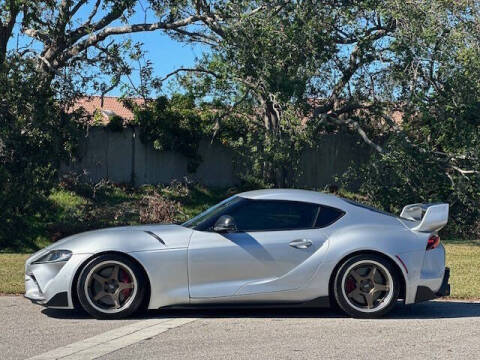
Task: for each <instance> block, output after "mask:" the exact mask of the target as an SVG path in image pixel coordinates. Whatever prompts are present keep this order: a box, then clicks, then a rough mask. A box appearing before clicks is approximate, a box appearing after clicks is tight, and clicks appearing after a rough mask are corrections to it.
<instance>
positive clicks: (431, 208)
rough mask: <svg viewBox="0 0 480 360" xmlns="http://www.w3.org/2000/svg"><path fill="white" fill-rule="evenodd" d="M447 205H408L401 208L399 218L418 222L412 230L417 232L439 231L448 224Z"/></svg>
mask: <svg viewBox="0 0 480 360" xmlns="http://www.w3.org/2000/svg"><path fill="white" fill-rule="evenodd" d="M448 208H449V205H448V204H442V203H438V204H410V205H407V206H405V207H404V208H403V210H402V213H401V214H400V217H402V218H404V219H407V220H413V221H419V222H420V223H419V224H418V225H417V226H415V227H414V228H413V229H412V230H414V231H419V232H432V231H439V230H440V229H441V228H443V227H444V226H445V225H446V224H447V222H448Z"/></svg>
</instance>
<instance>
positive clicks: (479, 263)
mask: <svg viewBox="0 0 480 360" xmlns="http://www.w3.org/2000/svg"><path fill="white" fill-rule="evenodd" d="M196 210H198V209H196ZM444 245H445V247H446V249H447V265H448V266H449V267H450V269H451V278H450V283H451V285H452V295H451V297H450V299H477V300H479V299H480V277H479V276H478V271H479V269H480V241H470V242H466V241H445V242H444ZM27 257H28V254H5V253H4V254H0V294H22V293H23V292H24V286H23V272H24V263H25V260H26V259H27Z"/></svg>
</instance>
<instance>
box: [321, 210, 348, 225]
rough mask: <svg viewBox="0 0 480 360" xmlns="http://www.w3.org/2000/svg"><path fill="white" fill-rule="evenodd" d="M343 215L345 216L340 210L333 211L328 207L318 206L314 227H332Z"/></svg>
mask: <svg viewBox="0 0 480 360" xmlns="http://www.w3.org/2000/svg"><path fill="white" fill-rule="evenodd" d="M343 215H345V212H344V211H342V210H339V209H335V208H332V207H329V206H320V209H319V212H318V216H317V220H316V221H315V227H316V228H323V227H326V226H329V225H332V224H333V223H334V222H336V221H337V220H338V219H340V218H341V217H342V216H343Z"/></svg>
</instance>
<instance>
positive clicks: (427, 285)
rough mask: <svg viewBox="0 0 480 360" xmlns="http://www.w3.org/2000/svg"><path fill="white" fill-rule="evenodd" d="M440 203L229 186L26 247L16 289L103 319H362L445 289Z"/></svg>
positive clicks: (444, 218) (442, 209) (445, 215)
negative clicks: (305, 312)
mask: <svg viewBox="0 0 480 360" xmlns="http://www.w3.org/2000/svg"><path fill="white" fill-rule="evenodd" d="M447 221H448V204H412V205H407V206H405V207H404V208H403V211H402V213H401V214H400V216H395V215H392V214H389V213H385V212H381V211H379V210H376V209H373V208H370V207H367V206H364V205H361V204H358V203H355V202H351V201H349V200H345V199H342V198H339V197H336V196H334V195H330V194H324V193H320V192H313V191H305V190H293V189H290V190H285V189H275V190H258V191H250V192H244V193H241V194H238V195H235V196H232V197H230V198H228V199H226V200H224V201H222V202H221V203H219V204H217V205H215V206H213V207H211V208H210V209H208V210H206V211H205V212H203V213H201V214H200V215H198V216H196V217H194V218H193V219H191V220H189V221H187V222H185V223H183V224H181V225H144V226H128V227H118V228H110V229H102V230H97V231H89V232H85V233H81V234H78V235H74V236H70V237H67V238H65V239H63V240H61V241H59V242H56V243H54V244H52V245H50V246H48V247H46V248H45V249H43V250H41V251H39V252H37V253H35V254H34V255H32V256H31V257H30V258H29V259H28V260H27V262H26V267H25V272H26V273H25V286H26V294H25V296H26V297H27V298H29V299H31V300H32V301H33V302H36V303H39V304H42V305H44V306H47V307H52V308H63V309H73V308H75V307H82V308H83V309H85V310H86V311H87V312H88V313H90V314H91V315H92V316H94V317H96V318H103V319H115V318H121V317H126V316H128V315H131V314H132V313H134V312H135V311H137V310H139V309H141V308H148V309H158V308H163V307H185V306H202V307H203V306H206V305H209V306H220V305H228V306H234V307H236V306H245V305H249V306H260V305H269V306H274V305H277V306H278V305H281V306H299V305H304V306H308V305H310V306H320V305H326V306H328V305H331V306H336V307H338V308H340V309H341V310H343V311H344V312H345V313H347V314H349V315H350V316H353V317H360V318H373V317H379V316H382V315H384V314H386V313H387V312H389V311H390V310H391V309H392V308H393V306H394V305H395V304H396V302H397V300H399V299H402V300H403V301H404V302H405V303H406V304H412V303H416V302H420V301H425V300H430V299H433V298H435V297H439V296H447V295H449V292H450V285H449V284H448V278H449V269H448V268H446V267H445V249H444V247H443V245H442V244H441V243H440V238H439V236H438V231H439V230H440V229H441V228H442V227H443V226H445V224H446V223H447Z"/></svg>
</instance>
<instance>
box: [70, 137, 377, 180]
mask: <svg viewBox="0 0 480 360" xmlns="http://www.w3.org/2000/svg"><path fill="white" fill-rule="evenodd" d="M368 153H369V150H368V148H366V147H365V145H363V144H362V143H359V142H358V140H357V139H356V138H355V137H353V136H348V135H322V136H321V137H319V139H318V142H317V144H316V146H315V148H313V149H309V150H307V151H306V152H305V153H304V155H303V157H302V166H301V171H300V174H299V175H300V181H299V182H300V184H299V185H301V186H302V187H317V188H319V187H322V186H324V185H326V184H329V183H331V182H332V181H333V177H334V176H335V175H341V174H342V173H343V172H344V171H345V170H346V169H347V167H348V166H349V164H351V163H352V162H353V163H354V164H355V163H360V162H362V161H364V160H365V159H366V158H367V156H368ZM199 154H200V156H201V157H202V159H203V161H202V162H201V164H200V166H199V167H198V169H197V171H196V173H194V174H189V173H188V171H187V159H186V158H185V157H184V156H182V155H180V154H178V153H174V152H168V151H157V150H155V149H153V147H152V146H151V145H150V144H143V143H142V142H141V141H140V137H139V136H138V130H135V129H132V128H127V129H125V130H124V131H122V132H112V131H110V130H108V129H106V128H91V129H90V130H89V133H88V135H87V136H86V137H85V138H84V139H83V141H82V143H81V151H80V156H79V161H77V162H75V163H71V164H65V165H64V166H63V167H62V172H64V173H65V172H69V171H75V172H77V173H83V174H84V175H85V177H86V178H87V180H88V181H90V182H92V183H96V182H98V181H100V180H101V179H109V180H110V181H112V182H115V183H134V184H135V185H136V186H140V185H143V184H168V183H170V182H171V181H172V180H174V179H177V180H182V179H183V178H184V177H186V176H188V177H189V178H192V179H195V180H197V181H198V182H200V183H202V184H204V185H208V186H219V187H225V186H230V185H234V184H237V183H238V182H239V177H238V170H237V169H236V168H235V162H234V153H233V152H232V151H231V150H230V149H228V148H226V147H225V146H223V145H221V144H219V143H216V142H214V143H210V141H208V140H207V139H205V140H202V142H201V144H200V150H199Z"/></svg>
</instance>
